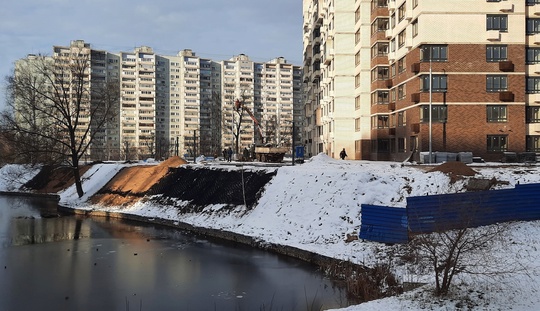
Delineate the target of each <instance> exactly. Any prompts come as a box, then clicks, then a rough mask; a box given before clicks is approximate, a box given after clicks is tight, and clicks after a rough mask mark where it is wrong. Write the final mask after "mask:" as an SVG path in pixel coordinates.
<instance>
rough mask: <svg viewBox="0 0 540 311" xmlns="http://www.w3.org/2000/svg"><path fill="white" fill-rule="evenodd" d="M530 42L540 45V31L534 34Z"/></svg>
mask: <svg viewBox="0 0 540 311" xmlns="http://www.w3.org/2000/svg"><path fill="white" fill-rule="evenodd" d="M530 43H532V44H536V45H540V33H537V34H534V35H532V36H531V40H530Z"/></svg>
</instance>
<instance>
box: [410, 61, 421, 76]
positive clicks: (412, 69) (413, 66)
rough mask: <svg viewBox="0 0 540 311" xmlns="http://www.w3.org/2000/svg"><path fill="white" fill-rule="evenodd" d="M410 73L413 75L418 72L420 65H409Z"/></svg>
mask: <svg viewBox="0 0 540 311" xmlns="http://www.w3.org/2000/svg"><path fill="white" fill-rule="evenodd" d="M411 71H412V72H414V73H415V74H417V73H419V72H420V63H412V64H411Z"/></svg>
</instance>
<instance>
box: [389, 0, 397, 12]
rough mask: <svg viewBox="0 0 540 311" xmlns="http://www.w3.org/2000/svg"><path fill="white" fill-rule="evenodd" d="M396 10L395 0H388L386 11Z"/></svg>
mask: <svg viewBox="0 0 540 311" xmlns="http://www.w3.org/2000/svg"><path fill="white" fill-rule="evenodd" d="M395 10H396V0H388V11H390V12H392V11H395Z"/></svg>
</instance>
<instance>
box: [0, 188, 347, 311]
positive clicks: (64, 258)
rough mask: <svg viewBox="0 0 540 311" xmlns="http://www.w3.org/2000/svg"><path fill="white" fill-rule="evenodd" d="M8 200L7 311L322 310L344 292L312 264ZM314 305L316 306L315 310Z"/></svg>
mask: <svg viewBox="0 0 540 311" xmlns="http://www.w3.org/2000/svg"><path fill="white" fill-rule="evenodd" d="M42 204H44V201H43V200H37V201H36V200H32V199H25V200H16V199H14V198H7V197H0V239H1V241H2V247H1V248H0V267H3V270H2V271H0V310H320V309H321V307H323V308H324V309H326V308H337V307H342V306H347V305H348V302H347V300H346V298H345V294H344V292H343V291H342V290H340V289H338V288H335V287H333V286H332V284H331V283H330V282H329V281H328V280H326V279H324V278H323V277H322V276H321V275H320V274H319V273H317V272H316V271H315V269H314V267H312V266H310V265H307V264H305V263H303V262H300V261H297V260H292V259H289V258H285V257H278V256H276V255H274V254H270V253H266V252H262V251H260V250H255V249H251V248H248V247H244V246H239V245H235V244H231V243H217V242H210V241H208V240H204V239H201V238H198V237H197V236H194V235H189V234H185V233H182V232H180V231H177V230H171V229H167V228H162V227H155V226H148V225H140V224H134V223H129V222H124V221H114V220H108V219H105V218H95V219H89V218H84V217H73V216H69V217H56V214H55V213H56V211H55V205H54V204H50V202H49V203H47V204H50V205H49V206H43V208H40V209H36V208H35V206H36V205H40V206H41V205H42ZM311 306H313V308H311Z"/></svg>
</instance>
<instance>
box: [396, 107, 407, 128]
mask: <svg viewBox="0 0 540 311" xmlns="http://www.w3.org/2000/svg"><path fill="white" fill-rule="evenodd" d="M405 125H407V115H406V111H400V112H398V113H397V126H405Z"/></svg>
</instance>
